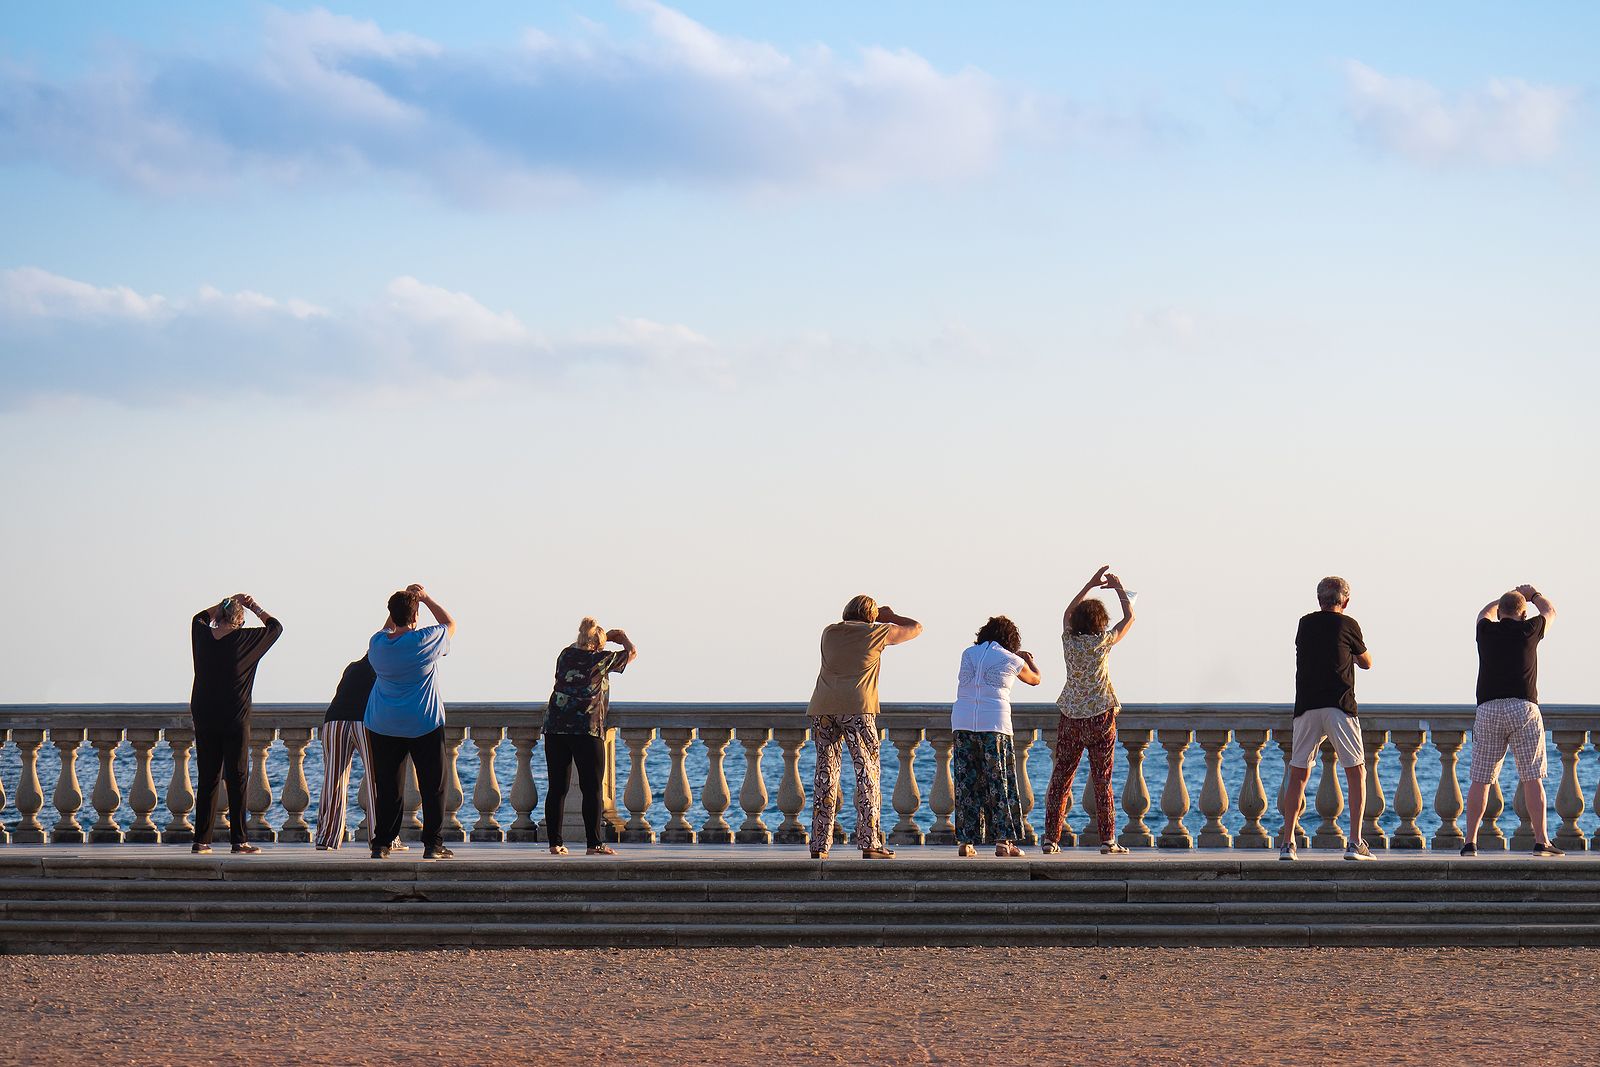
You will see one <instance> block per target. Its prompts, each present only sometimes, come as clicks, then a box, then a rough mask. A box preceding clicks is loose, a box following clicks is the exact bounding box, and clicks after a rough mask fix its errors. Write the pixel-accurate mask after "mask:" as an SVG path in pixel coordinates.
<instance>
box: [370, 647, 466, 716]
mask: <svg viewBox="0 0 1600 1067" xmlns="http://www.w3.org/2000/svg"><path fill="white" fill-rule="evenodd" d="M449 654H450V631H449V630H447V629H445V628H444V627H443V626H424V627H423V628H422V629H420V630H409V631H407V632H406V633H403V634H401V635H400V636H398V637H392V636H390V635H389V634H388V633H387V632H386V631H383V630H379V631H378V632H377V633H375V634H373V635H372V640H371V641H368V642H367V660H368V662H370V663H371V664H372V669H373V670H374V671H376V672H377V675H378V680H377V681H376V682H374V683H373V685H372V695H371V696H369V697H367V715H366V724H367V729H369V730H372V731H373V732H375V733H380V734H388V735H389V736H390V737H421V736H423V735H424V734H430V733H432V732H433V731H434V730H437V729H438V728H439V727H441V726H443V725H444V704H442V703H441V702H440V700H439V690H438V688H437V687H436V686H435V685H434V684H433V674H434V671H435V670H436V669H437V668H438V665H439V659H440V657H442V656H447V655H449Z"/></svg>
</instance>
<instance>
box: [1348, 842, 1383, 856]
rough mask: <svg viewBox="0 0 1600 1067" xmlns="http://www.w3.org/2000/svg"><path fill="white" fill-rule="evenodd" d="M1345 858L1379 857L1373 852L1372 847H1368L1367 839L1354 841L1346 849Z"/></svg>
mask: <svg viewBox="0 0 1600 1067" xmlns="http://www.w3.org/2000/svg"><path fill="white" fill-rule="evenodd" d="M1344 858H1345V859H1347V860H1375V859H1377V858H1378V857H1376V856H1374V855H1373V854H1372V849H1370V848H1368V847H1367V843H1366V842H1365V841H1352V842H1350V846H1349V847H1348V848H1346V849H1345V850H1344Z"/></svg>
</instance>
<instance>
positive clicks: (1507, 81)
mask: <svg viewBox="0 0 1600 1067" xmlns="http://www.w3.org/2000/svg"><path fill="white" fill-rule="evenodd" d="M1597 24H1600V15H1597V14H1596V13H1595V12H1594V11H1593V9H1592V8H1590V7H1588V6H1585V5H1578V4H1570V5H1549V6H1544V7H1541V8H1539V9H1538V10H1537V11H1532V12H1530V11H1527V10H1523V11H1518V12H1511V11H1509V10H1507V9H1505V8H1503V7H1500V6H1495V5H1462V4H1450V5H1444V4H1418V5H1407V6H1406V7H1405V8H1404V9H1401V10H1394V9H1391V8H1390V7H1388V6H1385V5H1376V4H1373V5H1355V6H1347V7H1345V8H1342V9H1341V10H1340V12H1339V13H1338V14H1337V15H1334V14H1332V13H1327V12H1317V11H1312V10H1309V9H1304V8H1292V9H1291V8H1287V7H1284V6H1282V5H1267V4H1261V5H1229V6H1228V7H1226V8H1225V9H1223V8H1214V9H1213V8H1206V9H1203V8H1200V7H1182V8H1180V7H1178V6H1176V5H1173V6H1170V7H1160V6H1152V7H1142V8H1139V9H1136V10H1112V9H1104V8H1091V7H1088V6H1081V7H1080V6H1068V5H1043V4H1040V5H1013V6H1007V7H1002V8H986V9H983V10H981V11H980V10H978V9H973V8H970V7H966V6H959V5H923V4H917V5H909V4H874V5H870V6H869V5H845V4H836V5H810V6H807V7H805V8H794V7H787V6H778V5H745V4H689V5H683V6H680V7H663V6H659V5H655V4H649V3H639V4H626V3H624V4H616V5H612V4H599V5H592V6H590V5H541V6H538V7H529V6H527V5H520V4H515V5H514V4H475V5H472V6H471V7H470V8H466V9H461V8H458V7H451V6H444V5H433V4H383V5H339V6H337V7H334V8H316V7H304V6H299V5H284V6H276V7H275V6H265V5H263V6H223V5H199V4H189V5H184V4H177V5H163V6H159V7H150V6H139V7H133V6H127V5H124V6H115V7H113V6H104V5H102V6H96V7H87V6H72V5H55V6H50V7H38V8H17V9H15V10H13V11H11V12H10V13H9V15H8V17H7V18H6V19H5V20H4V22H3V23H0V234H3V240H0V371H3V372H4V376H3V379H0V445H4V447H5V448H6V451H7V453H8V455H9V456H11V457H12V462H11V463H10V464H8V465H7V467H6V468H5V470H4V473H3V474H0V491H3V492H4V493H5V496H6V498H7V500H8V501H9V502H10V506H9V507H8V509H7V516H6V518H5V519H4V521H3V522H0V550H3V551H4V552H5V555H6V557H7V558H8V559H12V560H14V561H23V562H24V563H25V565H24V566H21V567H19V568H17V570H16V573H14V574H13V576H12V577H11V579H10V581H9V585H10V589H9V592H10V599H11V602H12V603H11V611H9V612H8V613H7V618H6V619H4V620H0V640H4V641H6V643H7V644H8V646H9V647H12V648H25V649H27V650H28V655H27V656H26V657H25V658H24V660H23V662H21V663H20V664H18V665H17V667H16V668H14V669H12V670H11V671H9V672H8V677H7V681H6V683H5V686H4V689H3V691H0V699H9V700H45V699H52V700H55V699H59V700H74V699H78V700H115V699H126V700H176V699H181V698H182V696H183V694H184V692H185V691H186V690H185V686H186V684H187V681H186V671H187V663H186V657H187V652H186V649H185V648H184V645H183V642H182V636H181V635H182V633H183V630H182V621H181V620H182V619H183V618H184V617H185V616H186V615H187V614H188V613H189V612H191V611H193V610H194V609H195V608H197V607H198V606H200V605H201V604H203V603H205V602H207V601H210V600H214V599H216V597H217V596H219V595H221V594H223V593H226V592H233V591H235V590H237V589H244V590H246V591H249V592H252V593H254V594H255V595H256V596H257V597H258V598H259V599H260V600H261V601H262V602H263V603H264V604H266V605H267V606H269V607H270V608H272V609H273V610H274V611H276V612H277V613H278V614H280V615H281V616H283V617H284V618H285V620H286V621H287V622H288V623H289V624H290V633H291V635H292V637H293V640H292V641H286V642H285V645H284V646H283V647H282V648H281V650H279V651H276V652H275V653H274V660H273V663H272V665H271V667H270V669H266V670H264V672H263V675H262V679H261V683H260V686H261V688H260V694H261V696H262V697H263V698H265V699H308V700H310V699H320V698H322V697H323V696H324V695H325V691H330V690H331V687H332V683H333V681H335V680H336V678H337V671H338V668H339V666H340V665H342V664H343V663H344V662H345V661H346V660H348V659H350V658H352V657H353V656H354V655H355V654H356V653H357V652H359V650H360V648H361V647H362V642H363V641H364V638H365V636H366V634H368V633H369V632H370V631H371V630H372V629H373V628H374V626H375V625H376V622H377V621H378V618H379V617H380V616H381V605H382V602H383V599H384V597H385V596H386V595H387V593H388V592H389V591H390V590H391V589H393V588H396V587H398V586H400V585H403V584H405V583H406V582H409V581H413V580H421V581H425V582H427V583H429V584H430V585H431V586H433V587H434V589H435V591H436V592H437V593H438V595H439V596H440V598H441V600H443V601H444V602H445V603H447V604H449V605H450V606H451V607H452V609H453V610H456V611H457V613H458V614H459V615H460V616H461V617H462V620H463V627H464V628H463V631H462V638H461V640H460V641H459V642H458V649H457V652H456V654H455V655H454V656H453V657H452V671H451V674H450V677H449V679H448V680H447V683H446V684H447V689H446V694H447V696H451V695H453V696H455V697H456V698H458V699H488V698H506V699H511V698H519V699H538V698H539V697H540V696H541V695H542V690H543V689H544V688H545V687H546V685H547V680H548V679H547V675H548V671H549V662H550V661H553V657H554V654H555V651H556V649H558V648H559V646H560V644H561V643H562V642H564V641H565V640H566V639H567V637H568V631H569V630H570V629H572V628H573V625H574V624H575V622H576V620H577V618H578V617H579V616H580V615H582V614H589V613H593V614H598V615H600V616H601V619H602V621H603V622H604V623H605V624H606V625H622V626H626V627H628V628H629V629H630V632H632V633H633V634H634V636H635V638H636V639H637V640H638V641H639V643H640V645H641V647H643V648H644V650H645V658H644V659H642V660H641V661H640V665H639V666H640V669H639V670H638V671H637V672H636V674H635V672H630V676H629V678H628V680H627V683H626V686H625V692H623V694H622V695H623V696H625V697H631V698H634V699H693V698H704V699H736V698H743V699H763V698H765V699H781V700H798V699H803V698H804V697H805V695H806V693H807V692H808V687H809V681H810V677H811V674H812V673H813V672H814V669H815V664H814V662H813V660H814V654H815V653H814V646H815V633H816V630H817V629H818V628H819V626H820V625H821V624H822V623H824V622H825V621H827V620H828V619H829V618H831V617H833V616H834V615H835V613H836V612H837V610H838V607H839V606H840V605H842V604H843V602H844V601H845V600H846V599H848V597H849V596H851V595H852V594H854V593H856V592H860V591H868V592H872V593H874V594H875V595H877V596H879V597H880V598H881V599H883V600H885V601H887V602H889V603H891V604H892V605H893V606H894V607H896V608H897V609H899V610H902V611H904V612H907V613H910V614H913V615H916V616H918V617H922V618H924V619H925V620H926V621H927V622H929V624H930V630H929V634H928V636H927V637H926V638H925V639H923V640H922V641H920V642H918V644H917V645H915V646H911V647H908V648H907V649H904V650H896V653H895V659H896V660H897V662H896V663H895V664H893V665H891V668H890V671H889V672H888V673H887V674H886V695H887V696H888V697H889V698H891V699H943V698H946V697H947V696H948V690H949V689H950V684H951V676H952V674H953V671H954V669H955V663H956V658H957V655H958V652H959V648H960V646H961V645H962V644H963V643H964V642H965V641H966V640H967V639H969V638H968V636H967V635H969V634H970V632H971V631H972V630H974V629H976V627H977V625H978V624H979V623H981V622H982V621H983V619H984V618H985V617H986V616H987V615H988V614H990V613H997V612H1004V613H1009V614H1011V615H1013V616H1014V617H1015V618H1017V619H1018V621H1019V623H1020V624H1021V625H1022V628H1023V632H1024V637H1025V640H1026V641H1027V643H1028V644H1029V645H1030V646H1032V647H1033V648H1034V649H1036V650H1042V655H1043V656H1044V659H1045V661H1046V662H1052V661H1053V652H1051V649H1052V647H1053V644H1054V641H1055V632H1056V630H1055V627H1056V625H1057V620H1058V619H1059V610H1060V606H1061V602H1062V601H1063V600H1064V599H1065V597H1066V596H1068V595H1070V593H1071V592H1072V591H1074V590H1075V589H1076V587H1077V585H1078V584H1079V583H1080V582H1081V581H1082V576H1083V575H1084V574H1087V572H1089V571H1090V570H1092V569H1093V568H1094V566H1095V565H1097V564H1098V563H1101V562H1105V561H1110V562H1113V563H1114V564H1116V565H1117V566H1118V568H1119V569H1121V570H1122V571H1123V572H1125V574H1126V577H1127V579H1128V583H1129V585H1130V586H1132V587H1134V588H1136V589H1138V590H1139V591H1140V593H1141V601H1140V604H1141V609H1142V615H1141V624H1140V628H1139V631H1138V633H1137V635H1136V636H1135V638H1133V639H1131V640H1130V641H1129V642H1127V643H1126V644H1125V645H1124V646H1122V647H1121V648H1120V649H1119V651H1118V663H1117V677H1118V680H1119V687H1120V689H1121V691H1122V694H1123V697H1124V699H1127V700H1130V701H1142V700H1164V701H1183V700H1196V701H1199V700H1229V699H1238V700H1282V699H1287V696H1288V691H1287V685H1288V683H1289V681H1290V678H1291V668H1292V650H1291V649H1290V647H1289V646H1290V640H1291V638H1292V633H1293V622H1294V618H1295V617H1296V615H1297V614H1298V613H1299V612H1301V611H1303V610H1305V609H1306V608H1307V607H1308V606H1309V603H1310V601H1311V591H1312V589H1313V588H1314V585H1315V582H1316V579H1317V578H1318V577H1320V576H1321V575H1322V574H1324V573H1329V572H1337V573H1342V574H1344V575H1345V576H1346V577H1348V578H1349V579H1350V580H1351V582H1352V584H1353V585H1354V586H1355V590H1356V601H1355V604H1354V605H1353V607H1352V611H1353V613H1355V614H1356V615H1357V616H1358V618H1360V619H1361V620H1362V622H1363V624H1364V626H1365V627H1366V629H1367V632H1368V635H1369V638H1370V639H1371V643H1372V645H1373V648H1374V652H1375V653H1376V655H1377V659H1378V662H1379V669H1378V670H1376V671H1374V672H1373V673H1372V674H1371V675H1370V676H1366V677H1364V678H1363V679H1362V683H1363V688H1362V693H1363V695H1364V696H1365V697H1367V698H1368V699H1372V700H1419V701H1421V700H1436V701H1444V702H1460V701H1465V700H1469V699H1470V696H1471V682H1472V677H1471V675H1472V648H1471V642H1470V636H1469V635H1470V622H1471V616H1472V613H1473V612H1474V611H1475V610H1476V609H1477V608H1478V607H1479V606H1481V605H1482V603H1483V602H1485V601H1487V600H1489V599H1490V598H1491V597H1493V596H1494V595H1495V594H1496V593H1497V592H1498V591H1500V590H1501V589H1503V588H1505V587H1507V586H1509V585H1511V584H1515V583H1517V582H1522V581H1534V582H1537V583H1539V584H1540V585H1541V586H1544V587H1547V588H1548V589H1549V591H1550V592H1551V594H1552V595H1553V596H1554V597H1555V598H1556V600H1557V602H1558V604H1561V606H1562V608H1563V614H1564V615H1565V616H1566V618H1565V619H1564V620H1563V625H1562V626H1561V628H1560V629H1559V631H1557V634H1558V637H1559V640H1557V638H1552V642H1553V643H1552V644H1551V645H1550V646H1549V649H1548V651H1547V654H1546V670H1545V676H1546V698H1547V699H1548V700H1559V701H1583V700H1586V699H1589V697H1590V696H1591V694H1590V693H1588V692H1587V690H1586V689H1585V687H1584V686H1583V684H1582V683H1583V681H1584V675H1583V673H1582V664H1583V655H1582V652H1581V649H1582V648H1583V647H1584V645H1585V643H1586V642H1592V641H1593V640H1594V639H1596V638H1600V624H1596V623H1595V622H1593V621H1592V619H1593V615H1592V613H1591V612H1589V611H1588V610H1587V609H1586V608H1585V604H1586V603H1593V602H1595V601H1596V600H1597V599H1600V582H1597V581H1596V580H1595V578H1594V576H1593V568H1592V566H1591V564H1590V561H1589V557H1590V551H1591V550H1590V545H1589V540H1590V539H1589V537H1588V531H1589V530H1592V529H1593V528H1594V526H1595V524H1596V520H1597V519H1600V514H1597V511H1600V509H1597V508H1596V506H1595V504H1594V502H1593V496H1592V493H1591V492H1589V491H1588V488H1587V487H1588V485H1589V484H1590V483H1591V482H1592V473H1591V472H1592V469H1593V465H1594V460H1595V459H1596V455H1595V452H1596V450H1595V446H1594V438H1593V433H1592V430H1591V429H1590V426H1591V423H1592V415H1591V408H1592V397H1593V396H1594V393H1595V386H1596V384H1597V383H1596V378H1597V374H1596V372H1595V370H1594V359H1593V357H1594V349H1595V342H1596V340H1597V337H1600V312H1597V311H1596V309H1595V301H1594V300H1593V297H1592V293H1593V290H1594V283H1595V267H1594V257H1593V249H1594V248H1595V247H1597V244H1600V213H1597V210H1596V207H1597V192H1600V170H1597V162H1600V159H1597V154H1596V132H1597V127H1596V118H1595V89H1596V87H1595V84H1594V81H1593V78H1594V75H1593V63H1592V49H1591V48H1590V47H1589V45H1590V43H1591V42H1592V41H1593V40H1594V39H1595V31H1596V30H1597V29H1600V25H1597ZM108 602H109V603H110V604H114V605H115V608H110V609H108V608H107V607H105V604H107V603H108ZM83 614H87V615H89V616H90V617H94V618H106V617H107V616H109V617H111V618H113V619H116V620H118V625H124V623H125V620H126V619H128V618H129V617H135V618H137V619H138V622H137V624H136V625H132V626H128V627H127V629H128V632H127V633H126V634H125V636H123V637H122V638H119V639H118V640H117V641H115V642H111V643H110V646H111V647H105V648H101V649H100V650H99V651H98V652H97V654H96V655H95V656H94V657H92V659H91V661H90V662H85V658H84V656H83V654H82V642H81V634H80V633H79V632H78V630H77V629H76V628H75V627H74V626H72V625H70V624H67V623H66V622H65V620H67V619H70V618H75V617H82V615H83ZM40 620H53V623H52V625H49V626H44V627H41V626H40V625H39V622H40ZM1219 631H1220V632H1223V633H1225V634H1227V635H1228V636H1227V637H1226V638H1225V639H1223V640H1221V641H1216V640H1198V641H1197V640H1196V637H1197V636H1198V635H1201V634H1205V635H1207V637H1209V636H1210V635H1212V634H1214V633H1217V632H1219ZM1051 681H1052V678H1051V674H1050V672H1048V671H1047V673H1046V686H1045V688H1046V689H1048V688H1049V685H1050V682H1051ZM1043 695H1045V696H1046V697H1047V698H1048V696H1049V694H1043Z"/></svg>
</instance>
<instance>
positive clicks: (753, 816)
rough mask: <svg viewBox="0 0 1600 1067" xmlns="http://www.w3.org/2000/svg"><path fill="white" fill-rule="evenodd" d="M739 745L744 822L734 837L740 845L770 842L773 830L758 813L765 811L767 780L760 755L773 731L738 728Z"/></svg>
mask: <svg viewBox="0 0 1600 1067" xmlns="http://www.w3.org/2000/svg"><path fill="white" fill-rule="evenodd" d="M738 736H739V744H740V745H741V746H742V747H743V748H744V781H742V782H740V783H739V807H740V808H742V809H743V810H744V822H742V823H740V824H739V830H738V832H737V833H735V834H734V835H733V839H734V840H735V841H737V842H739V844H741V845H770V844H772V831H771V830H770V829H769V828H768V827H767V821H766V820H765V819H763V818H762V817H761V816H762V814H763V813H764V812H765V811H766V810H767V779H766V776H765V775H764V773H763V772H762V767H761V760H762V755H763V753H764V752H765V750H766V747H767V740H768V739H769V738H770V737H771V736H772V731H771V730H767V729H763V728H760V727H749V726H741V727H739V735H738Z"/></svg>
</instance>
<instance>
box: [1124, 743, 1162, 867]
mask: <svg viewBox="0 0 1600 1067" xmlns="http://www.w3.org/2000/svg"><path fill="white" fill-rule="evenodd" d="M1154 738H1155V731H1154V730H1124V729H1122V728H1121V727H1118V728H1117V740H1118V741H1120V742H1121V743H1122V750H1123V751H1124V752H1125V753H1127V756H1128V775H1127V779H1126V781H1125V782H1124V783H1123V786H1122V813H1123V814H1124V815H1126V816H1127V819H1126V820H1124V822H1123V824H1122V832H1121V833H1120V834H1118V835H1117V840H1118V841H1119V842H1121V843H1122V844H1123V845H1126V846H1127V847H1128V848H1154V847H1155V843H1156V838H1155V835H1154V834H1153V833H1151V832H1150V827H1149V825H1148V824H1146V822H1145V821H1144V817H1145V816H1146V815H1147V814H1149V812H1150V786H1149V784H1148V783H1147V782H1145V780H1144V753H1145V749H1147V748H1148V747H1149V746H1150V742H1151V741H1152V740H1153V739H1154Z"/></svg>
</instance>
